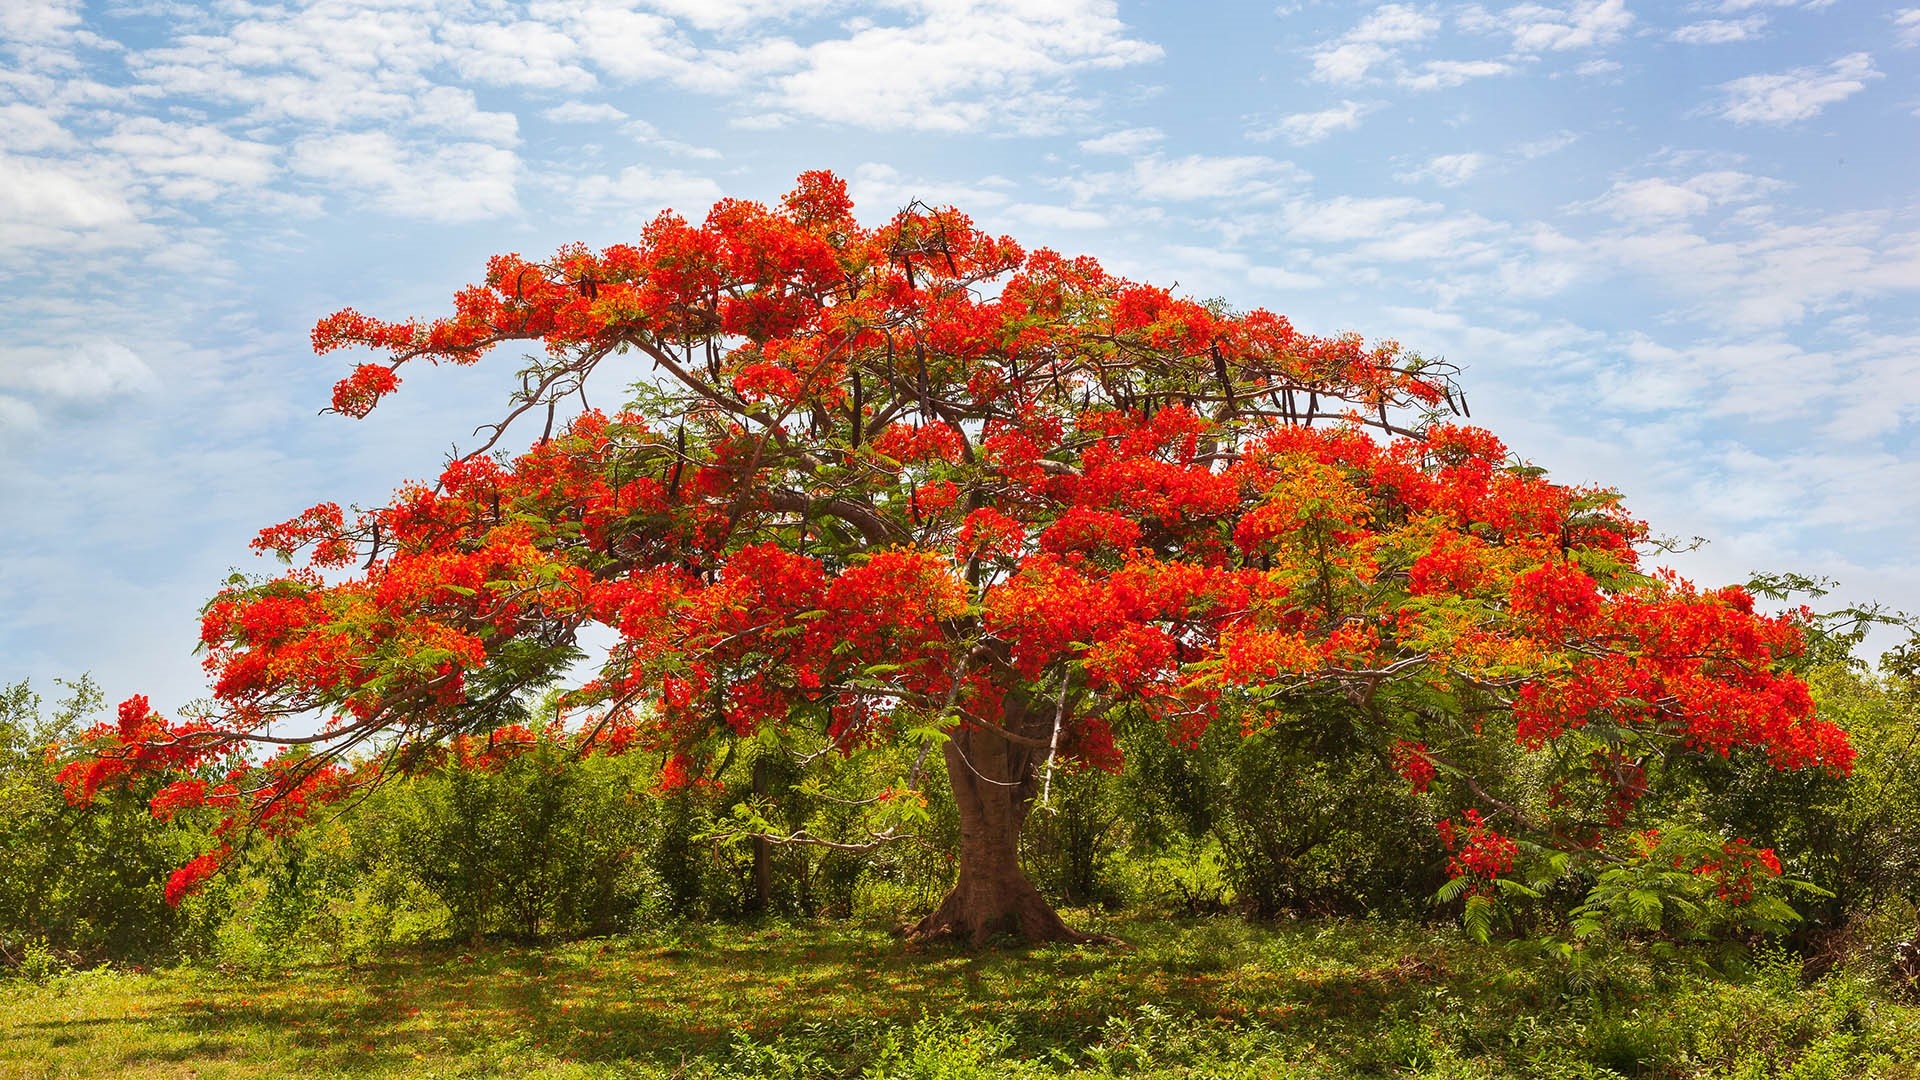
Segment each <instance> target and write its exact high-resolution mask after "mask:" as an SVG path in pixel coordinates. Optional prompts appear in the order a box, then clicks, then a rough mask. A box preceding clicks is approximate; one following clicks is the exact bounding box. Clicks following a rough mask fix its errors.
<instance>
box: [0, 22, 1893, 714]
mask: <svg viewBox="0 0 1920 1080" xmlns="http://www.w3.org/2000/svg"><path fill="white" fill-rule="evenodd" d="M1917 167H1920V7H1903V6H1902V5H1901V4H1900V3H1890V4H1889V3H1865V2H1849V0H1812V2H1808V0H1697V2H1692V0H1673V2H1669V3H1660V4H1655V3H1652V2H1649V0H1559V2H1553V3H1520V4H1507V3H1499V2H1494V3H1486V4H1446V3H1433V4H1417V3H1407V4H1387V5H1368V4H1348V3H1310V2H1308V3H1290V4H1282V5H1280V6H1278V7H1275V6H1273V5H1272V4H1263V5H1255V4H1226V3H1222V4H1204V5H1202V4H1188V3H1167V2H1152V3H1149V2H1132V0H1128V2H1119V3H1115V2H1110V0H1026V2H1008V3H971V2H967V0H898V2H892V3H879V4H860V3H849V2H836V0H526V2H509V0H468V2H433V0H316V2H312V3H298V2H287V3H275V2H271V0H258V2H252V0H210V2H203V3H187V2H175V0H105V2H83V0H6V2H5V3H0V288H3V289H4V295H5V297H6V301H7V302H6V303H5V305H4V307H0V610H4V611H5V613H6V614H5V617H4V620H0V680H6V681H11V680H13V679H16V678H20V677H27V676H30V677H32V678H34V679H35V681H36V682H38V683H40V684H42V685H43V687H44V685H45V684H46V681H47V680H49V679H50V678H52V677H54V676H59V675H73V674H77V673H79V672H81V671H87V670H91V671H93V672H94V673H95V674H96V676H97V677H99V678H100V679H101V681H102V682H103V683H104V684H105V685H106V686H107V688H108V691H109V693H110V694H112V695H114V696H115V697H117V696H120V695H123V694H125V693H129V692H133V691H135V690H144V691H146V692H148V693H150V694H152V695H153V697H154V699H155V703H156V704H157V705H160V706H162V707H167V708H170V707H173V706H175V705H177V704H179V703H181V702H183V701H185V700H187V699H189V698H192V697H195V696H198V695H199V694H200V693H201V688H202V685H203V684H202V682H201V679H200V673H199V670H198V666H197V662H196V660H195V658H194V657H193V656H192V655H191V649H192V646H193V642H194V640H195V633H196V626H197V614H198V609H199V605H200V603H201V602H202V601H203V600H204V599H205V598H206V597H207V596H208V595H210V594H211V593H212V592H213V590H214V589H215V588H216V587H217V586H218V584H219V583H220V581H221V580H222V579H223V578H225V577H226V575H227V574H228V573H230V572H231V571H232V570H233V569H236V568H237V569H242V570H256V569H266V568H267V567H265V566H264V565H263V564H261V563H259V562H258V561H257V560H255V559H253V558H252V557H251V556H250V555H249V554H248V552H247V547H246V545H247V541H248V540H249V539H250V538H251V537H252V535H253V534H254V532H255V531H256V530H257V529H259V528H260V527H261V526H263V525H266V524H270V523H273V522H277V521H280V520H282V519H285V518H287V517H289V516H291V515H293V514H295V513H297V512H298V511H300V510H301V509H303V508H305V507H307V506H309V505H311V504H313V503H314V502H316V501H319V500H321V499H334V500H337V501H339V502H342V503H352V502H359V503H362V504H366V503H373V502H378V501H380V500H382V499H384V497H385V495H386V493H387V492H388V491H389V490H390V489H391V488H392V486H393V485H394V484H395V483H396V482H397V481H399V480H401V479H403V478H418V477H425V476H428V475H431V474H432V473H433V472H435V471H436V470H437V467H438V464H439V463H440V461H441V460H442V459H443V457H444V456H445V454H446V453H447V452H448V451H449V450H450V449H452V448H454V447H456V446H462V445H468V446H470V445H471V444H472V442H473V440H472V439H471V438H469V437H468V432H470V431H471V430H472V429H473V428H474V427H475V425H477V424H480V423H482V422H485V421H486V420H488V419H490V418H492V416H493V414H494V411H495V410H496V407H497V406H498V404H499V403H500V402H501V401H503V400H504V396H505V393H506V391H507V389H508V388H509V384H510V372H511V370H512V369H511V367H510V366H509V365H511V364H512V361H513V357H512V356H511V355H505V354H503V355H500V356H497V357H496V358H495V360H494V362H492V363H488V364H482V365H480V366H479V367H477V368H475V369H472V370H459V371H455V370H444V371H435V372H429V373H416V374H415V375H413V376H411V377H410V378H409V379H408V382H407V385H406V387H405V388H404V390H403V392H402V393H401V394H399V395H398V396H397V397H395V398H394V399H392V400H391V401H389V402H388V403H386V404H385V405H383V406H382V407H381V409H380V410H378V411H376V413H375V414H374V415H373V416H372V417H370V418H368V419H366V420H363V421H357V422H356V421H349V420H345V419H342V418H340V417H337V416H321V415H318V410H319V409H320V408H321V407H322V406H323V405H324V404H326V402H327V400H328V397H329V388H330V387H331V385H332V383H333V382H334V380H335V379H337V378H339V377H340V376H341V374H342V373H343V372H344V370H345V369H346V367H347V365H348V363H349V362H350V361H348V360H346V359H343V358H342V357H340V356H337V355H336V356H330V357H324V358H316V357H314V356H312V355H311V353H310V352H309V350H308V346H307V334H308V332H309V330H310V329H311V327H312V324H313V322H314V320H315V319H316V318H317V317H319V316H321V315H323V314H326V313H328V312H330V311H332V310H334V309H335V308H337V307H341V306H344V305H349V304H351V305H353V306H356V307H359V308H360V309H361V310H364V311H367V312H369V313H373V314H378V315H383V316H391V317H402V316H406V315H412V314H420V315H430V314H435V313H438V312H440V311H441V310H443V308H444V306H445V304H446V303H447V300H448V298H449V297H450V296H451V294H452V292H453V291H454V290H455V289H457V288H458V287H460V286H461V285H464V284H466V283H467V282H469V281H472V280H475V279H476V278H477V277H478V276H479V275H480V272H481V266H482V262H483V260H484V259H485V257H486V256H487V255H488V254H491V253H493V252H496V251H505V250H516V251H521V252H523V253H526V254H528V255H532V256H539V255H545V254H547V253H550V252H551V251H552V249H553V248H555V247H556V246H557V245H559V244H561V243H564V242H569V241H575V240H580V241H586V242H588V243H593V244H605V243H610V242H615V241H620V240H626V239H631V238H632V237H633V236H634V235H635V233H636V231H637V229H638V227H639V226H640V225H641V223H643V222H644V221H645V220H646V219H647V218H649V217H651V216H652V215H653V214H654V213H656V212H658V211H659V210H660V209H661V208H663V207H666V206H672V207H675V208H677V209H680V210H682V211H683V212H686V213H688V214H689V215H690V216H697V215H698V214H699V213H701V212H703V211H704V209H705V207H706V205H707V204H708V203H709V202H711V201H712V200H713V199H714V198H716V197H719V196H721V195H729V196H741V197H749V198H759V199H770V198H773V197H775V196H777V195H779V194H780V193H781V192H783V191H785V190H786V189H787V188H788V187H789V186H790V185H791V181H792V179H793V177H794V176H795V175H796V174H797V173H799V172H800V171H802V170H805V169H812V168H831V169H833V170H835V171H837V172H840V173H841V174H842V175H844V176H846V177H848V178H849V180H850V181H851V184H852V187H853V191H854V195H855V198H856V199H857V200H858V201H859V203H860V204H861V209H862V211H863V212H864V213H865V214H866V215H867V216H868V217H869V218H878V217H883V216H885V215H886V214H887V213H889V212H890V211H892V210H893V209H895V208H897V207H899V206H901V205H903V204H904V203H906V202H908V201H911V200H913V199H916V198H919V199H924V200H926V201H929V202H948V203H953V204H955V205H958V206H960V207H961V208H963V209H965V210H967V211H969V212H970V213H972V214H973V215H974V216H975V217H976V218H977V219H978V220H979V221H981V222H982V223H984V224H985V225H986V226H988V227H990V228H993V229H995V230H999V231H1004V232H1008V233H1012V234H1013V235H1014V236H1016V237H1017V238H1018V239H1020V240H1021V241H1022V242H1023V243H1025V244H1027V245H1029V246H1035V245H1041V244H1044V245H1048V246H1052V247H1055V248H1057V249H1060V250H1062V251H1066V252H1069V253H1075V254H1078V253H1086V254H1091V255H1094V256H1096V257H1098V258H1100V259H1101V260H1102V261H1104V262H1105V263H1107V265H1109V266H1110V267H1111V268H1113V269H1115V270H1116V271H1119V272H1121V273H1125V274H1127V275H1129V276H1134V277H1137V278H1143V279H1146V280H1151V281H1154V282H1157V283H1161V284H1176V283H1177V286H1178V288H1179V289H1180V290H1181V291H1184V292H1188V293H1191V294H1193V295H1196V296H1201V297H1212V296H1219V297H1224V298H1226V299H1228V300H1229V301H1231V302H1233V303H1235V304H1236V305H1239V306H1243V307H1251V306H1256V305H1257V306H1264V307H1268V308H1271V309H1273V310H1275V311H1278V312H1281V313H1283V314H1286V315H1288V316H1289V317H1290V318H1292V319H1293V320H1294V321H1295V323H1296V324H1298V325H1300V326H1302V327H1304V328H1307V329H1311V330H1315V331H1320V332H1334V331H1340V330H1357V331H1360V332H1362V333H1364V334H1367V335H1369V336H1378V337H1391V338H1395V339H1397V340H1399V341H1401V342H1403V343H1404V344H1406V345H1407V346H1409V347H1411V348H1414V349H1417V350H1418V351H1420V352H1422V353H1425V354H1428V355H1440V356H1445V357H1446V358H1447V359H1449V360H1452V361H1454V362H1456V363H1458V364H1460V365H1461V366H1462V367H1464V368H1465V374H1464V380H1465V385H1466V387H1467V390H1468V396H1469V401H1470V403H1471V404H1472V407H1473V415H1474V419H1475V421H1476V422H1479V423H1484V424H1485V425H1486V426H1488V427H1491V428H1493V429H1494V430H1496V431H1498V432H1500V433H1501V434H1502V435H1503V436H1504V437H1505V438H1506V439H1507V440H1508V442H1509V443H1510V444H1511V445H1512V446H1513V447H1514V448H1515V450H1516V451H1517V452H1518V453H1519V454H1521V455H1522V456H1524V457H1527V458H1529V459H1531V460H1533V461H1535V462H1537V463H1539V464H1542V465H1546V466H1548V467H1549V468H1550V469H1551V470H1552V471H1553V473H1554V475H1555V476H1556V477H1557V478H1559V479H1561V480H1564V481H1569V482H1587V483H1603V484H1609V485H1612V486H1616V487H1618V488H1620V489H1621V490H1623V491H1624V492H1625V493H1626V494H1627V496H1628V499H1629V506H1630V507H1632V508H1633V509H1634V510H1635V511H1636V512H1637V513H1638V514H1640V515H1641V516H1643V517H1645V518H1647V519H1649V520H1650V521H1651V522H1652V523H1653V526H1654V528H1655V529H1656V531H1659V532H1662V533H1666V534H1671V535H1675V536H1682V537H1685V536H1694V535H1698V536H1702V537H1705V538H1707V539H1708V540H1709V541H1710V542H1709V543H1708V544H1707V545H1706V546H1704V547H1703V548H1701V549H1700V550H1698V551H1696V552H1693V553H1692V554H1689V555H1685V556H1682V557H1679V558H1677V559H1676V560H1674V561H1675V563H1676V565H1678V566H1679V567H1680V568H1681V569H1682V570H1683V572H1685V573H1687V574H1688V575H1690V576H1694V577H1696V578H1698V579H1700V580H1702V581H1705V582H1711V583H1719V582H1723V581H1736V580H1742V579H1744V577H1745V576H1746V574H1747V573H1748V572H1749V571H1751V570H1755V569H1793V570H1799V571H1802V572H1808V573H1820V574H1826V575H1830V576H1832V577H1834V578H1837V579H1839V580H1840V581H1841V582H1842V583H1843V584H1844V585H1845V587H1846V588H1845V592H1844V595H1845V596H1846V597H1848V598H1851V599H1879V600H1884V601H1887V602H1890V603H1892V604H1895V605H1896V606H1900V607H1904V608H1907V609H1920V566H1916V560H1915V557H1914V551H1915V546H1914V537H1915V534H1916V533H1917V532H1920V446H1917V445H1916V438H1915V436H1916V430H1917V429H1920V304H1917V303H1916V300H1917V299H1920V186H1916V184H1915V181H1914V177H1915V175H1916V172H1917V171H1920V169H1917ZM631 374H632V375H633V376H634V377H635V378H637V377H639V376H640V375H641V374H643V373H642V372H641V371H640V370H638V369H637V368H636V369H635V370H634V371H633V372H632V373H631Z"/></svg>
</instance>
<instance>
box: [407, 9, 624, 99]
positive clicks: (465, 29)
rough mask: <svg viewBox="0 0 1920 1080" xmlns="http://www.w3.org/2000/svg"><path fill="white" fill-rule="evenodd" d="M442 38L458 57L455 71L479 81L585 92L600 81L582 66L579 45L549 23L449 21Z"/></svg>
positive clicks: (500, 84) (440, 36) (537, 88)
mask: <svg viewBox="0 0 1920 1080" xmlns="http://www.w3.org/2000/svg"><path fill="white" fill-rule="evenodd" d="M439 38H440V41H441V42H442V43H443V44H444V45H445V46H447V47H448V48H449V49H450V50H451V51H452V53H453V68H454V70H455V71H457V72H459V73H460V75H461V76H462V77H463V78H466V79H471V80H474V81H477V82H481V83H486V84H489V85H492V86H524V87H529V88H531V89H536V90H572V91H580V90H586V89H589V88H591V87H592V86H593V85H594V84H595V82H596V81H597V80H596V79H595V78H594V77H593V73H592V72H590V71H588V70H587V69H586V68H584V67H581V66H580V64H579V62H578V61H579V58H580V52H581V50H580V43H579V42H578V41H575V40H574V39H573V37H572V36H570V35H568V34H564V33H561V32H560V31H559V30H556V29H554V28H553V27H551V26H548V25H546V24H544V23H539V22H526V21H521V22H514V23H484V22H466V21H464V20H449V21H448V22H447V23H446V24H445V27H444V28H443V29H442V31H441V33H440V35H439Z"/></svg>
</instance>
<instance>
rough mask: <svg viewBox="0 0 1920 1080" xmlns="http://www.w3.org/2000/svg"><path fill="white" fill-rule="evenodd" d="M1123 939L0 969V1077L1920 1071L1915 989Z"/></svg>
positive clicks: (1151, 931) (1332, 940) (1305, 935)
mask: <svg viewBox="0 0 1920 1080" xmlns="http://www.w3.org/2000/svg"><path fill="white" fill-rule="evenodd" d="M1077 921H1078V922H1079V924H1080V925H1083V926H1092V927H1093V928H1096V929H1102V930H1105V931H1107V932H1109V933H1111V934H1113V935H1115V936H1116V937H1118V938H1120V939H1123V940H1124V941H1125V942H1126V943H1127V944H1124V945H1104V946H1088V947H1080V948H1074V947H1047V948H1039V949H1032V950H1009V951H1001V952H989V953H980V954H970V953H963V952H955V951H946V950H929V951H924V952H909V951H907V950H906V949H905V948H904V947H903V946H902V944H901V943H900V941H899V940H898V939H896V938H895V937H893V936H892V935H890V934H888V933H886V932H884V931H882V930H878V929H873V928H862V927H855V926H847V925H837V924H821V925H811V924H797V925H777V926H762V927H753V928H745V927H718V926H696V927H690V928H687V929H685V930H683V931H679V932H671V933H667V932H662V933H655V934H649V935H643V936H636V937H631V938H620V939H609V940H601V941H592V942H584V943H578V944H572V945H564V946H558V947H553V948H546V949H534V948H514V947H504V946H486V947H483V948H475V949H471V950H461V949H442V950H426V949H423V950H416V951H408V952H405V953H401V954H398V955H393V956H390V957H387V958H385V959H382V960H380V961H378V962H374V963H366V964H360V965H351V966H350V965H307V966H300V967H296V968H294V969H292V970H289V971H287V972H285V973H281V974H274V975H258V976H254V977H242V976H239V975H234V974H222V973H220V972H217V971H212V970H207V969H202V968H191V967H187V968H180V969H177V970H172V971H163V972H155V973H145V974H141V973H131V972H90V973H82V974H78V975H69V976H63V977H59V978H56V979H54V980H52V981H50V982H47V983H45V984H39V985H35V984H28V983H20V982H15V983H0V1077H5V1078H13V1077H34V1078H40V1077H47V1078H51V1077H88V1078H94V1077H119V1076H125V1077H208V1078H214V1077H299V1078H303V1080H319V1078H323V1077H335V1076H340V1077H376V1076H382V1077H384V1076H396V1077H400V1076H404V1077H429V1076H444V1077H483V1076H539V1077H662V1078H664V1077H676V1076H679V1077H702V1076H713V1077H755V1076H783V1077H813V1076H822V1077H839V1076H872V1077H925V1078H929V1080H931V1078H935V1077H939V1078H962V1077H1000V1076H1015V1077H1020V1076H1056V1075H1076V1076H1106V1075H1143V1076H1193V1077H1237V1076H1244V1077H1249V1078H1252V1077H1273V1076H1289V1075H1298V1076H1426V1075H1434V1076H1507V1075H1512V1076H1614V1075H1624V1076H1719V1075H1740V1076H1751V1077H1756V1078H1758V1077H1775V1076H1794V1077H1857V1076H1888V1077H1915V1078H1920V1008H1914V1007H1909V1006H1904V1005H1900V1004H1896V1003H1894V1002H1892V1001H1890V1000H1888V999H1886V998H1884V997H1882V996H1880V994H1879V993H1878V992H1877V991H1875V990H1874V989H1873V988H1871V987H1870V986H1869V985H1868V984H1866V983H1865V982H1863V981H1860V980H1858V979H1851V978H1832V979H1828V980H1825V981H1822V982H1820V983H1816V984H1813V985H1811V986H1804V987H1803V986H1801V985H1800V984H1799V981H1798V978H1797V973H1796V971H1795V969H1794V968H1793V966H1792V965H1790V964H1786V963H1773V964H1768V963H1765V962H1763V963H1760V964H1759V965H1757V967H1756V969H1755V970H1754V971H1753V972H1752V973H1751V974H1749V975H1748V976H1747V977H1745V978H1742V979H1736V980H1730V979H1726V978H1723V977H1718V976H1711V975H1706V974H1701V973H1697V972H1691V973H1690V972H1687V971H1684V970H1681V969H1679V968H1678V966H1677V965H1674V964H1671V963H1669V964H1667V965H1666V966H1665V967H1664V968H1656V966H1654V965H1652V964H1650V963H1649V962H1648V961H1646V960H1645V959H1644V958H1640V957H1637V956H1634V955H1631V954H1619V953H1616V954H1613V955H1610V956H1608V957H1607V958H1606V959H1605V960H1604V961H1601V960H1598V959H1593V958H1580V959H1579V960H1578V961H1577V962H1574V963H1569V962H1567V961H1566V960H1565V959H1564V958H1548V957H1544V956H1541V955H1537V954H1536V955H1527V954H1524V953H1522V952H1520V951H1518V950H1516V949H1514V948H1512V947H1502V946H1497V945H1496V946H1485V947H1483V946H1477V945H1474V944H1471V943H1469V942H1466V941H1464V940H1462V939H1461V938H1460V937H1459V936H1458V935H1457V934H1456V933H1454V932H1452V931H1446V930H1434V929H1432V928H1424V927H1412V926H1398V925H1392V924H1387V925H1378V924H1370V923H1358V922H1325V923H1317V922H1301V923H1292V924H1283V925H1280V926H1270V927H1256V926H1248V925H1246V924H1243V923H1241V922H1238V921H1236V920H1230V919H1220V920H1213V921H1168V920H1154V919H1148V918H1145V917H1133V918H1127V919H1116V920H1111V921H1102V919H1101V918H1100V917H1099V916H1097V915H1095V914H1093V913H1079V915H1078V920H1077Z"/></svg>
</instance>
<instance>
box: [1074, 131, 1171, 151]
mask: <svg viewBox="0 0 1920 1080" xmlns="http://www.w3.org/2000/svg"><path fill="white" fill-rule="evenodd" d="M1164 138H1166V135H1165V134H1163V133H1162V132H1161V131H1160V129H1159V128H1150V127H1142V128H1127V129H1125V130H1123V131H1109V132H1108V133H1106V134H1105V135H1101V136H1097V137H1095V138H1092V139H1084V140H1082V141H1081V143H1080V149H1082V150H1085V151H1086V152H1087V153H1089V154H1123V155H1126V156H1129V157H1130V156H1132V155H1134V154H1138V153H1140V152H1141V151H1143V150H1145V149H1147V148H1148V147H1150V146H1152V145H1154V144H1155V143H1157V142H1159V141H1160V140H1162V139H1164Z"/></svg>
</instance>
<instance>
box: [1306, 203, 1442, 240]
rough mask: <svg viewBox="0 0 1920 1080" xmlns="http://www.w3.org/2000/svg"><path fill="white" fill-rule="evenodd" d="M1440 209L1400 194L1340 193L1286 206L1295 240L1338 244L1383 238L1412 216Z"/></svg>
mask: <svg viewBox="0 0 1920 1080" xmlns="http://www.w3.org/2000/svg"><path fill="white" fill-rule="evenodd" d="M1438 209H1439V207H1438V206H1436V205H1434V204H1433V203H1429V202H1424V201H1422V200H1420V199H1412V198H1406V197H1401V196H1396V197H1391V198H1359V197H1356V196H1351V195H1340V196H1336V197H1334V198H1331V199H1322V200H1319V201H1317V202H1298V203H1294V204H1292V205H1290V206H1288V207H1287V210H1286V213H1285V222H1286V228H1287V232H1288V234H1289V236H1291V238H1292V239H1295V240H1304V241H1309V242H1319V243H1327V242H1335V243H1339V242H1348V241H1356V240H1371V239H1374V238H1377V237H1380V236H1382V235H1384V234H1386V233H1387V232H1389V231H1390V230H1391V229H1392V228H1394V227H1395V226H1397V225H1399V224H1400V223H1401V222H1402V221H1404V219H1406V218H1408V217H1410V216H1412V215H1415V214H1424V213H1427V212H1429V211H1433V210H1438Z"/></svg>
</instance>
